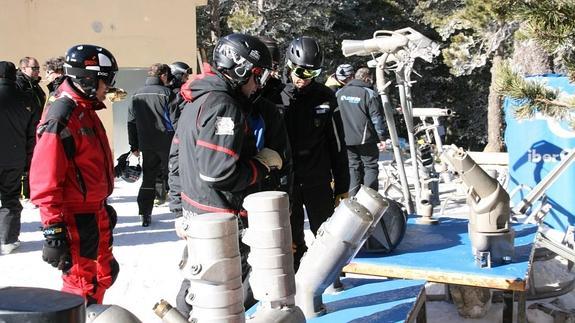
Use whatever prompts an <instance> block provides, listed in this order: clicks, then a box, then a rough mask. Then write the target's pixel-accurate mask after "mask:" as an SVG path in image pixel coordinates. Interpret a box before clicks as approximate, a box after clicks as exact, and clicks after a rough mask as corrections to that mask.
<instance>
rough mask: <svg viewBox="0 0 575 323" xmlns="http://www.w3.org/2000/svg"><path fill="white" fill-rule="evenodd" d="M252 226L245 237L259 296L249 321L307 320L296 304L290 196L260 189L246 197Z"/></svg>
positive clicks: (253, 283)
mask: <svg viewBox="0 0 575 323" xmlns="http://www.w3.org/2000/svg"><path fill="white" fill-rule="evenodd" d="M243 206H244V208H245V209H246V210H247V211H248V215H249V228H248V229H247V230H246V233H245V234H244V236H243V239H242V241H243V242H244V243H245V244H247V245H249V246H250V254H249V257H248V263H249V264H250V265H251V267H252V272H251V275H250V286H251V288H252V291H253V294H254V298H255V299H257V300H259V301H260V302H259V304H258V307H257V310H256V312H255V313H254V314H253V315H252V316H250V317H248V318H247V319H246V321H247V322H262V323H267V322H276V323H280V322H282V323H300V322H305V316H304V315H303V313H302V311H301V310H300V309H299V308H298V307H297V306H295V300H294V298H295V292H296V286H295V280H294V269H293V254H292V247H291V246H292V236H291V226H290V212H289V198H288V195H287V193H285V192H276V191H268V192H259V193H254V194H251V195H248V196H247V197H246V198H245V199H244V203H243Z"/></svg>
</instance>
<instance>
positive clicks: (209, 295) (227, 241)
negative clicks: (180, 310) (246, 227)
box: [182, 213, 245, 322]
mask: <svg viewBox="0 0 575 323" xmlns="http://www.w3.org/2000/svg"><path fill="white" fill-rule="evenodd" d="M188 221H189V228H188V231H187V233H188V238H187V242H188V250H189V255H188V261H187V262H186V265H185V267H184V268H183V269H182V272H183V273H184V276H185V278H186V279H189V280H190V287H189V292H188V295H187V296H186V302H187V303H188V304H190V305H192V310H191V311H190V320H196V321H198V322H204V321H207V322H212V321H218V322H244V321H245V316H244V306H243V289H242V268H241V261H240V252H239V244H238V222H237V219H236V216H235V215H233V214H229V213H207V214H201V215H196V216H193V217H190V218H189V219H188Z"/></svg>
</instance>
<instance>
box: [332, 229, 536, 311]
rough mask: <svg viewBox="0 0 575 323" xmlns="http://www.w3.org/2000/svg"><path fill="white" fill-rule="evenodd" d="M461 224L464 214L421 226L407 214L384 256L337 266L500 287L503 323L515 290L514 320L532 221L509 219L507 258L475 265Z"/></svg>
mask: <svg viewBox="0 0 575 323" xmlns="http://www.w3.org/2000/svg"><path fill="white" fill-rule="evenodd" d="M467 223H468V221H467V219H457V218H441V219H440V224H438V225H422V224H417V223H416V221H415V219H409V220H408V225H407V232H406V235H405V237H404V239H403V240H402V242H401V243H400V245H399V247H398V248H397V249H396V250H394V251H393V252H392V253H390V254H387V255H378V254H361V253H360V254H358V255H357V256H356V257H355V258H354V259H353V260H352V261H351V263H350V264H348V265H347V266H345V267H344V269H343V271H344V272H347V273H357V274H364V275H375V276H384V277H397V278H409V279H422V280H427V281H431V282H439V283H446V284H457V285H467V286H477V287H488V288H495V289H501V290H503V291H504V303H505V308H504V311H503V321H504V322H511V320H512V317H513V300H514V293H517V294H518V297H519V305H518V308H519V310H518V312H519V313H518V321H519V322H521V321H522V320H523V321H525V317H524V315H525V291H526V290H527V286H526V285H527V280H528V277H529V273H530V269H531V262H532V260H533V242H534V240H535V235H536V233H537V226H535V225H530V224H514V225H513V229H514V230H515V255H514V257H513V261H512V262H511V263H510V264H506V265H500V266H496V267H492V268H479V267H478V266H477V265H476V264H475V261H474V257H473V255H472V253H471V242H470V241H469V235H468V233H467Z"/></svg>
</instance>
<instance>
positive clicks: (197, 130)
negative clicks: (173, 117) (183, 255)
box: [169, 33, 283, 314]
mask: <svg viewBox="0 0 575 323" xmlns="http://www.w3.org/2000/svg"><path fill="white" fill-rule="evenodd" d="M212 65H213V67H212V73H205V74H202V76H201V77H199V78H197V79H196V80H194V82H191V83H189V86H190V88H189V89H188V90H189V94H190V100H189V101H187V102H186V104H185V107H184V109H183V111H182V115H181V117H180V124H185V125H186V127H182V126H180V127H178V128H177V130H176V135H175V137H174V140H173V141H172V148H171V151H170V163H169V168H170V182H169V183H170V210H171V211H172V212H173V213H175V215H176V233H177V234H178V236H180V237H181V238H185V237H186V233H185V230H184V228H185V227H186V219H187V218H189V217H192V216H194V215H197V214H203V213H213V212H223V213H232V214H235V215H237V217H238V220H239V221H238V225H240V228H242V227H244V226H245V225H246V224H247V219H246V217H245V216H246V214H245V210H244V209H243V208H242V202H243V199H244V197H245V196H246V194H248V193H249V192H251V191H250V190H251V189H252V188H253V187H255V185H257V184H258V183H259V182H261V181H262V179H264V178H265V177H266V176H268V174H270V172H271V171H272V170H274V169H281V168H282V165H283V160H282V156H280V155H279V154H278V153H277V152H276V151H275V150H273V149H270V148H269V147H262V148H261V149H259V150H258V147H257V146H256V138H255V136H254V134H253V132H252V131H250V129H249V124H248V116H249V114H250V113H251V110H252V106H253V102H252V100H253V99H254V98H255V97H256V96H257V95H256V93H257V91H258V89H259V88H261V87H263V86H264V85H265V84H266V82H267V80H268V79H269V77H270V69H271V67H272V66H271V57H270V54H269V52H268V50H267V48H266V46H265V45H264V44H263V43H262V42H261V41H260V40H258V39H257V38H256V37H253V36H249V35H245V34H239V33H236V34H230V35H227V36H225V37H222V38H221V39H220V40H219V41H218V43H217V44H216V47H215V49H214V54H213V63H212ZM248 250H249V249H248V247H247V246H246V245H244V244H242V243H240V254H241V258H242V274H243V275H242V276H243V277H242V278H244V279H245V278H246V276H247V274H248V272H249V266H248V264H247V253H248ZM183 286H184V287H183V289H186V287H185V284H184V285H183ZM184 294H185V293H182V294H181V295H184ZM179 299H181V298H179ZM178 308H179V309H180V311H181V312H182V313H183V314H189V309H187V310H186V309H185V302H181V301H179V302H178Z"/></svg>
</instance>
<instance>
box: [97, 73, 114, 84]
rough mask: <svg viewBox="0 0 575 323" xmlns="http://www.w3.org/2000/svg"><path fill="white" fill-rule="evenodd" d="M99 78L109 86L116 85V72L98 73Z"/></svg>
mask: <svg viewBox="0 0 575 323" xmlns="http://www.w3.org/2000/svg"><path fill="white" fill-rule="evenodd" d="M98 78H99V79H100V80H102V81H104V83H106V85H107V86H114V84H116V72H98Z"/></svg>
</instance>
